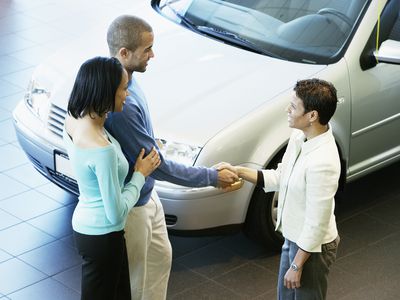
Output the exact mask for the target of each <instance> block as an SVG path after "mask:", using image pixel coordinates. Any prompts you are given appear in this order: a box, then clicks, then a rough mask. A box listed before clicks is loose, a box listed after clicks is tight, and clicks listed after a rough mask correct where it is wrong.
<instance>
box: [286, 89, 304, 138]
mask: <svg viewBox="0 0 400 300" xmlns="http://www.w3.org/2000/svg"><path fill="white" fill-rule="evenodd" d="M286 112H287V117H288V123H289V127H291V128H297V129H300V130H304V129H305V128H307V127H309V126H310V116H309V112H308V113H305V109H304V104H303V101H302V100H301V99H300V98H299V97H297V96H296V93H295V92H293V95H292V99H291V100H290V103H289V105H288V107H287V108H286Z"/></svg>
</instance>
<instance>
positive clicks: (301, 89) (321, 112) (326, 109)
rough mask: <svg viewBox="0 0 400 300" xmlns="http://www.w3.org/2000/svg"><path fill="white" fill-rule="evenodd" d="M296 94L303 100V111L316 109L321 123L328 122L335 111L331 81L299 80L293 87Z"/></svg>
mask: <svg viewBox="0 0 400 300" xmlns="http://www.w3.org/2000/svg"><path fill="white" fill-rule="evenodd" d="M294 91H295V92H296V96H297V97H298V98H300V99H301V100H302V101H303V104H304V109H305V113H307V112H309V111H312V110H316V111H317V112H318V116H319V123H320V124H321V125H326V124H328V122H329V120H330V119H331V118H332V116H333V114H334V113H335V111H336V106H337V102H338V100H337V93H336V88H335V87H334V86H333V84H332V83H330V82H328V81H325V80H322V79H317V78H313V79H305V80H299V81H298V82H297V83H296V86H295V87H294Z"/></svg>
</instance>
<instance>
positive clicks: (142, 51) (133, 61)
mask: <svg viewBox="0 0 400 300" xmlns="http://www.w3.org/2000/svg"><path fill="white" fill-rule="evenodd" d="M153 41H154V34H153V33H152V32H143V33H142V41H141V43H140V45H139V46H138V47H137V48H136V50H135V51H131V50H129V51H128V55H127V58H126V60H125V62H124V67H125V69H126V70H127V71H128V72H130V73H132V72H141V73H143V72H145V71H146V68H147V63H148V61H149V60H150V58H153V57H154V53H153V49H152V47H153Z"/></svg>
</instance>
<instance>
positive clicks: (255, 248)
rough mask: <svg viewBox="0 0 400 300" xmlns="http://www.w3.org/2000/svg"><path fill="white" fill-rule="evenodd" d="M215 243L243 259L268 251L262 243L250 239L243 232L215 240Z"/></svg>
mask: <svg viewBox="0 0 400 300" xmlns="http://www.w3.org/2000/svg"><path fill="white" fill-rule="evenodd" d="M215 245H221V246H222V247H224V248H226V249H228V250H230V251H232V252H234V253H235V254H237V255H239V256H240V257H243V258H245V259H252V258H256V257H259V256H260V255H263V254H267V253H268V251H267V250H266V249H265V247H264V246H263V245H260V244H258V243H256V242H254V241H252V240H250V239H249V238H248V237H246V236H245V235H244V233H237V234H234V235H229V236H227V237H225V238H224V239H223V240H221V241H219V242H216V243H215Z"/></svg>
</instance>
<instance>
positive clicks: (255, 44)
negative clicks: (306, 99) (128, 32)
mask: <svg viewBox="0 0 400 300" xmlns="http://www.w3.org/2000/svg"><path fill="white" fill-rule="evenodd" d="M368 3H369V1H367V0H353V1H349V0H297V1H281V0H270V1H266V0H229V1H221V0H161V1H160V2H159V3H158V6H157V8H158V11H159V12H161V14H162V15H164V16H166V17H168V18H170V19H172V20H174V21H175V22H177V23H179V24H181V25H183V26H186V27H188V28H190V29H191V30H193V31H196V32H198V33H201V34H205V35H208V36H211V37H213V38H216V39H219V40H222V41H224V42H228V43H230V44H232V45H235V46H239V47H242V48H245V49H247V50H251V51H254V52H258V53H262V54H265V55H270V56H273V57H278V58H281V59H285V60H290V61H297V62H303V63H315V64H327V63H331V62H333V61H336V60H338V59H339V58H340V57H338V56H339V55H340V51H341V50H342V49H343V47H344V45H345V44H346V41H347V39H348V38H349V36H351V33H352V31H353V30H355V28H356V24H357V20H358V19H359V17H360V16H361V15H362V13H363V10H364V9H365V8H366V6H367V4H368Z"/></svg>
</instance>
